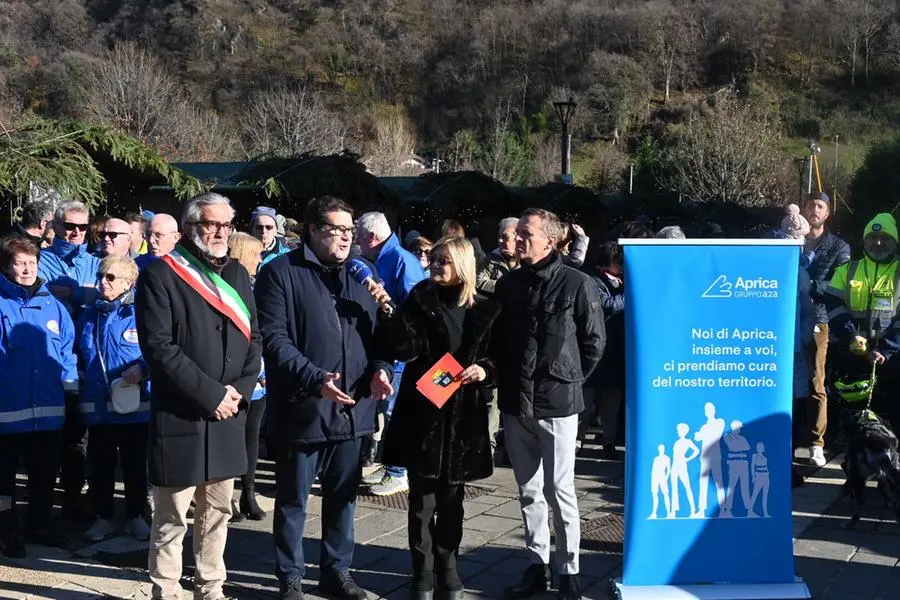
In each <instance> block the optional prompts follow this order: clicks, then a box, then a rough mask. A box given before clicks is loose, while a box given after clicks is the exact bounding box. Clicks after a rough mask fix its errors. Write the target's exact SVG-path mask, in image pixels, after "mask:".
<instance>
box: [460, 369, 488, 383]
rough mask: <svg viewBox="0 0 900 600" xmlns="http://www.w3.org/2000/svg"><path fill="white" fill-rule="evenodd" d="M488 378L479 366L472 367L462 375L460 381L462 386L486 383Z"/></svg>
mask: <svg viewBox="0 0 900 600" xmlns="http://www.w3.org/2000/svg"><path fill="white" fill-rule="evenodd" d="M486 377H487V373H486V372H485V370H484V369H483V368H482V367H480V366H479V365H472V366H471V367H469V368H467V369H466V370H464V371H463V372H462V373H460V374H459V377H458V379H459V382H460V383H461V384H462V385H469V384H470V383H478V382H480V381H484V380H485V378H486Z"/></svg>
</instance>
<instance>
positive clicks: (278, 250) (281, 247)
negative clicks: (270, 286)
mask: <svg viewBox="0 0 900 600" xmlns="http://www.w3.org/2000/svg"><path fill="white" fill-rule="evenodd" d="M290 251H291V249H290V248H289V247H288V245H287V243H286V242H285V241H284V238H280V237H277V238H275V246H274V247H273V248H272V249H271V250H263V251H262V252H261V253H260V258H262V261H261V262H260V263H259V266H260V267H262V266H263V265H267V264H269V263H270V262H272V261H273V260H275V259H276V258H278V257H279V256H282V255H284V254H287V253H288V252H290ZM250 275H253V273H250Z"/></svg>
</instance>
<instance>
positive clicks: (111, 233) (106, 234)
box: [100, 231, 131, 241]
mask: <svg viewBox="0 0 900 600" xmlns="http://www.w3.org/2000/svg"><path fill="white" fill-rule="evenodd" d="M120 235H131V234H130V233H124V232H122V231H101V232H100V239H104V238H109V239H111V240H113V241H115V239H116V238H117V237H119V236H120Z"/></svg>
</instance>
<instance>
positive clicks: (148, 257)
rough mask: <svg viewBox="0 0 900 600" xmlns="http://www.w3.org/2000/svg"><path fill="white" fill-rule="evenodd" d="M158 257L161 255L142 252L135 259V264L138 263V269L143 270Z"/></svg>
mask: <svg viewBox="0 0 900 600" xmlns="http://www.w3.org/2000/svg"><path fill="white" fill-rule="evenodd" d="M158 259H159V257H158V256H157V255H155V254H151V253H150V252H148V253H147V254H141V255H140V256H138V257H137V258H136V259H134V264H136V265H137V268H138V271H143V270H144V268H145V267H146V266H147V265H149V264H150V263H152V262H153V261H154V260H158Z"/></svg>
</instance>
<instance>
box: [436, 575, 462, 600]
mask: <svg viewBox="0 0 900 600" xmlns="http://www.w3.org/2000/svg"><path fill="white" fill-rule="evenodd" d="M439 579H440V581H439V582H438V584H439V585H438V587H439V588H440V590H441V600H463V598H465V596H466V589H465V587H464V586H463V583H462V580H461V579H460V578H459V571H457V570H456V569H455V568H453V569H447V570H446V571H443V572H442V573H441V576H440V578H439Z"/></svg>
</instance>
